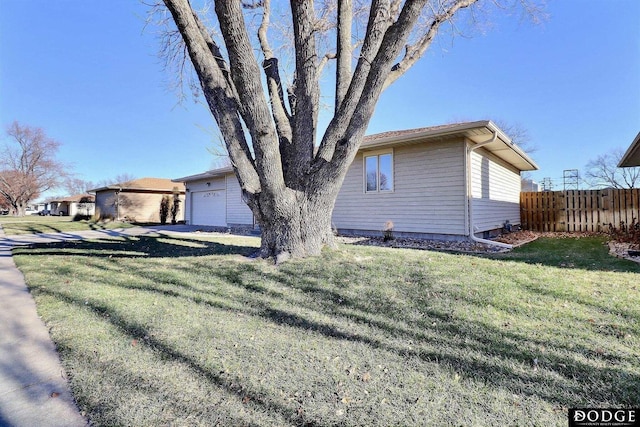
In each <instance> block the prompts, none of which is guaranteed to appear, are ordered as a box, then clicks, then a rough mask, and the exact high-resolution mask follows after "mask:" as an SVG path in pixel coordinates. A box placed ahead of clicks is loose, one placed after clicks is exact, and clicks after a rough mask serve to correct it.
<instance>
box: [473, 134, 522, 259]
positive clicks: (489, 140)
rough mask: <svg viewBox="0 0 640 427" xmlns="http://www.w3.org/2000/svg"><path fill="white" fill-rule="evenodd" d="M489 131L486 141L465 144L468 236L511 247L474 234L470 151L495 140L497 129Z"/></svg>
mask: <svg viewBox="0 0 640 427" xmlns="http://www.w3.org/2000/svg"><path fill="white" fill-rule="evenodd" d="M487 128H488V129H489V130H490V131H491V133H493V136H492V137H491V138H490V139H488V140H486V141H482V142H479V143H477V144H475V145H474V146H472V147H470V146H467V156H466V162H467V179H466V187H467V188H466V189H467V209H468V212H469V221H468V223H469V230H468V232H469V238H470V239H471V240H473V241H474V242H478V243H484V244H487V245H493V246H498V247H501V248H505V249H513V245H509V244H507V243H502V242H494V241H493V240H487V239H481V238H480V237H476V235H475V234H474V232H473V230H474V229H475V227H474V224H473V194H472V188H471V184H472V183H471V172H472V170H473V167H472V166H473V165H472V161H471V153H473V152H474V151H475V150H477V149H479V148H482V147H484V146H485V145H487V144H491V143H492V142H495V140H496V139H498V131H497V130H496V129H491V128H489V127H487Z"/></svg>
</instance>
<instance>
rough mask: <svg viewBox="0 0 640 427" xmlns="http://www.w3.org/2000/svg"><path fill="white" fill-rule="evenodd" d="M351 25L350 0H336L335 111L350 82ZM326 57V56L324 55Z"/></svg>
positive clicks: (351, 4) (351, 7) (351, 6)
mask: <svg viewBox="0 0 640 427" xmlns="http://www.w3.org/2000/svg"><path fill="white" fill-rule="evenodd" d="M352 25H353V3H352V0H339V1H338V31H337V50H336V55H337V58H338V64H337V66H336V101H335V111H336V113H337V112H338V110H339V109H340V104H342V100H343V99H344V97H345V96H346V94H347V89H348V88H349V84H350V83H351V55H352V43H351V27H352ZM325 57H326V56H325Z"/></svg>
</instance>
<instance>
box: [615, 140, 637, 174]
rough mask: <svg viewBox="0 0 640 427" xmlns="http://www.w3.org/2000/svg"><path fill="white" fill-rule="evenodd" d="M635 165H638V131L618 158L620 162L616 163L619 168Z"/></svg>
mask: <svg viewBox="0 0 640 427" xmlns="http://www.w3.org/2000/svg"><path fill="white" fill-rule="evenodd" d="M635 166H640V132H638V135H636V137H635V139H634V140H633V142H632V143H631V145H630V146H629V149H627V151H626V152H625V153H624V156H622V159H620V163H618V167H619V168H632V167H635Z"/></svg>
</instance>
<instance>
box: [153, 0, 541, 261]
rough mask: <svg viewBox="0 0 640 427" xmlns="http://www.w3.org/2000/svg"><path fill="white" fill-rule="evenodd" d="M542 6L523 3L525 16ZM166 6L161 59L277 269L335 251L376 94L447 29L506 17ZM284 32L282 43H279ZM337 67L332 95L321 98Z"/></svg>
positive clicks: (330, 7) (392, 3) (424, 6)
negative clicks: (195, 93) (213, 139)
mask: <svg viewBox="0 0 640 427" xmlns="http://www.w3.org/2000/svg"><path fill="white" fill-rule="evenodd" d="M535 1H536V0H531V1H530V0H520V2H519V3H520V4H524V5H525V7H527V8H528V7H530V6H531V5H532V3H534V2H535ZM163 3H164V5H165V6H166V9H163V13H164V12H166V10H168V11H169V13H168V14H166V13H164V14H163V15H161V16H162V17H163V22H164V23H168V25H169V29H168V30H167V33H166V34H167V41H168V43H167V45H169V47H167V48H166V49H165V51H164V52H165V54H166V56H167V57H169V58H171V57H173V58H175V57H176V55H175V54H176V53H177V54H178V57H179V55H180V53H181V52H187V53H188V59H190V62H191V65H193V67H194V70H195V73H196V74H197V76H198V81H199V85H200V87H201V89H202V93H203V94H204V98H205V99H206V101H207V104H208V106H209V109H210V110H211V112H212V114H213V117H214V118H215V120H216V122H217V124H218V128H219V129H220V133H221V134H222V137H223V139H224V142H225V145H226V148H227V152H228V153H229V158H230V159H231V164H232V166H233V168H234V171H235V174H236V176H237V178H238V181H239V183H240V187H241V189H242V193H243V199H244V200H245V201H246V203H247V204H248V206H249V207H250V208H251V210H252V211H253V214H254V216H255V218H256V221H257V222H258V223H259V224H260V227H261V230H262V243H261V249H260V255H261V256H263V257H271V256H273V257H275V258H276V261H278V262H279V261H282V260H286V259H287V258H289V257H304V256H309V255H317V254H319V253H320V250H321V248H322V247H323V246H324V245H326V244H328V245H332V244H333V233H332V228H331V214H332V211H333V206H334V203H335V199H336V197H337V195H338V191H339V190H340V187H341V186H342V181H343V180H344V177H345V175H346V173H347V170H348V168H349V166H350V165H351V163H352V162H353V160H354V158H355V155H356V153H357V151H358V148H359V147H360V144H361V142H362V139H363V136H364V134H365V132H366V130H367V126H368V124H369V120H370V119H371V117H372V115H373V112H374V110H375V107H376V104H377V102H378V100H379V98H380V95H381V93H382V92H383V91H384V90H385V89H386V88H387V87H389V86H390V85H391V84H392V83H393V82H395V81H396V80H397V79H398V78H400V77H401V76H403V75H404V74H405V73H406V72H407V71H408V70H409V69H410V68H412V67H413V66H414V65H415V64H416V62H417V61H418V60H419V59H420V58H421V57H422V56H424V54H425V52H426V51H427V49H428V48H429V46H430V45H431V43H432V42H433V40H434V38H435V37H436V34H438V32H439V31H440V30H441V29H442V27H447V26H449V28H454V29H455V28H458V27H456V23H459V20H457V19H456V18H458V17H459V15H461V14H462V12H463V11H464V10H465V9H469V8H472V7H473V8H474V9H475V11H478V9H477V8H476V7H475V6H476V3H477V6H479V7H480V6H483V5H484V6H488V7H491V6H492V5H498V6H502V5H500V3H501V1H500V0H491V1H487V0H406V1H402V0H373V1H371V2H365V1H358V0H338V1H328V0H327V1H318V2H317V3H314V2H313V1H312V0H296V1H290V2H271V1H270V0H261V1H221V0H219V1H214V2H213V8H207V11H209V13H210V14H209V15H205V13H206V11H205V12H198V11H196V10H194V9H193V8H192V5H191V3H190V2H189V0H163ZM285 3H286V6H288V7H289V9H288V10H284V9H285ZM509 3H515V2H509ZM272 6H273V9H275V10H273V11H272ZM533 7H534V8H535V5H533ZM497 10H498V9H497ZM527 11H528V12H529V11H531V9H527ZM470 14H471V15H470V18H471V19H473V18H475V16H476V15H474V13H473V12H470ZM467 16H469V15H467ZM208 23H211V24H212V25H213V27H214V28H208V27H207V24H208ZM253 23H255V24H256V25H252V24H253ZM280 30H282V31H284V32H286V34H285V35H281V36H280V37H278V36H276V35H275V34H279V33H281V31H280ZM454 31H455V30H454ZM274 41H275V44H274V43H273V42H274ZM171 44H173V46H174V47H176V48H174V49H172V48H171ZM287 48H289V49H287ZM287 50H288V52H287ZM283 52H284V53H283ZM287 55H290V56H289V57H290V58H292V60H293V61H292V68H293V70H292V73H291V78H290V79H289V81H288V82H287V79H285V78H283V76H284V77H286V73H284V72H283V71H284V67H286V61H282V62H281V61H279V58H285V59H286V58H287ZM180 59H181V58H180ZM330 60H332V61H335V62H334V65H335V66H334V67H333V68H332V71H334V72H335V74H334V75H333V77H334V79H333V81H334V83H335V85H334V88H335V91H334V93H332V95H331V96H330V97H325V98H321V95H320V92H321V86H322V85H321V76H322V72H323V70H326V69H327V68H331V67H326V64H327V62H328V61H330ZM179 62H181V63H183V64H184V63H185V62H186V63H188V60H184V61H179ZM321 99H326V100H329V99H331V101H332V105H333V109H332V110H333V113H334V115H333V118H332V119H331V120H330V122H329V124H328V126H327V128H326V129H325V130H324V133H322V134H320V133H319V129H318V114H319V111H320V103H321Z"/></svg>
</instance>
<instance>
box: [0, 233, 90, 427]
mask: <svg viewBox="0 0 640 427" xmlns="http://www.w3.org/2000/svg"><path fill="white" fill-rule="evenodd" d="M2 240H4V241H5V242H3V243H0V426H16V427H22V426H25V427H30V426H47V427H49V426H50V427H54V426H60V427H63V426H64V427H66V426H69V427H75V426H86V425H87V420H85V419H84V418H83V417H82V416H81V415H80V412H79V411H78V407H77V406H76V404H75V401H74V400H73V396H72V395H71V392H70V390H69V384H68V382H67V379H66V375H65V373H64V370H63V369H62V366H61V365H60V359H59V358H58V353H57V352H56V348H55V346H54V345H53V342H52V341H51V338H50V337H49V332H48V330H47V328H46V327H45V325H44V323H43V322H42V320H41V319H40V318H39V317H38V314H37V312H36V305H35V302H34V301H33V298H32V297H31V294H30V293H29V290H28V289H27V286H26V285H25V282H24V276H23V275H22V273H21V272H20V271H19V270H18V269H17V268H16V265H15V263H14V262H13V258H12V256H11V246H12V245H11V244H7V243H6V240H7V239H6V238H5V237H4V232H3V231H2V229H1V228H0V241H2Z"/></svg>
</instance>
